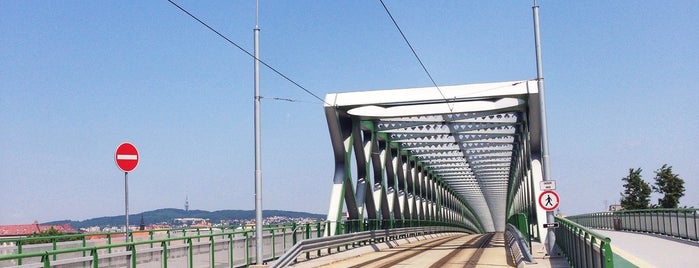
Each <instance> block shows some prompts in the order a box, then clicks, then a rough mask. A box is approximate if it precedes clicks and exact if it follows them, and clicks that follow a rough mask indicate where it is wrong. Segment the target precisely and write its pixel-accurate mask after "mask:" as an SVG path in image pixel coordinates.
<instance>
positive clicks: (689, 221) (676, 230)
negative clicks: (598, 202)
mask: <svg viewBox="0 0 699 268" xmlns="http://www.w3.org/2000/svg"><path fill="white" fill-rule="evenodd" d="M568 219H570V220H572V221H575V222H577V223H579V224H581V225H583V226H587V227H590V228H599V229H609V230H615V231H625V232H643V233H653V234H661V235H667V236H671V237H676V238H681V239H688V240H693V241H699V209H695V208H681V209H639V210H620V211H606V212H596V213H588V214H582V215H576V216H569V217H568Z"/></svg>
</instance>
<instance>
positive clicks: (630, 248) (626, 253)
mask: <svg viewBox="0 0 699 268" xmlns="http://www.w3.org/2000/svg"><path fill="white" fill-rule="evenodd" d="M594 231H595V232H597V233H599V234H601V235H604V236H607V237H609V238H610V239H611V240H612V242H611V245H612V251H613V252H614V254H615V255H619V256H621V257H622V258H624V259H626V260H627V261H629V262H630V263H631V264H633V265H635V266H638V267H697V266H698V265H699V263H698V262H697V256H699V242H696V241H688V240H679V239H676V238H671V237H663V236H657V235H653V234H644V233H631V232H617V231H609V230H600V229H595V230H594Z"/></svg>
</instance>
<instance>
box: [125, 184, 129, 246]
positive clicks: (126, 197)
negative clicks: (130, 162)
mask: <svg viewBox="0 0 699 268" xmlns="http://www.w3.org/2000/svg"><path fill="white" fill-rule="evenodd" d="M124 207H125V208H126V213H125V214H126V225H125V228H124V234H125V236H126V243H128V242H129V173H128V172H124Z"/></svg>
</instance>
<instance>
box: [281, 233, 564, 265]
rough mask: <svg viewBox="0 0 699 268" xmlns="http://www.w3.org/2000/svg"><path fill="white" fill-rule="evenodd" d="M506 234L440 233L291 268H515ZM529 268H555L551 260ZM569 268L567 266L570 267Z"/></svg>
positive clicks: (303, 263)
mask: <svg viewBox="0 0 699 268" xmlns="http://www.w3.org/2000/svg"><path fill="white" fill-rule="evenodd" d="M512 263H513V262H512V261H511V260H508V257H507V254H506V252H505V239H504V237H503V234H502V233H491V234H483V235H476V234H462V233H451V234H438V235H428V236H424V237H418V238H407V239H401V240H397V241H391V242H388V243H381V244H375V245H372V246H366V247H360V248H356V249H351V250H348V251H344V252H340V253H334V254H331V255H325V256H322V257H320V258H315V259H311V260H304V259H303V258H299V262H298V263H296V264H294V265H292V266H291V267H479V268H486V267H499V268H502V267H511V266H512ZM526 267H551V266H550V264H549V262H548V260H545V261H544V260H540V262H539V263H538V264H535V265H533V266H529V265H527V266H526ZM566 267H567V265H566Z"/></svg>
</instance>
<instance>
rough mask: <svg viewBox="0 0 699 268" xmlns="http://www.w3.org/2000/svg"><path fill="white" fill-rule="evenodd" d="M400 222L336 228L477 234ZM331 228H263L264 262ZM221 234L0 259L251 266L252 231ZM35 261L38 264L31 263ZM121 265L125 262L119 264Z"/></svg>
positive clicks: (366, 222) (189, 234)
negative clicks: (289, 244) (239, 247)
mask: <svg viewBox="0 0 699 268" xmlns="http://www.w3.org/2000/svg"><path fill="white" fill-rule="evenodd" d="M401 222H402V223H395V222H391V223H390V224H383V223H382V224H376V223H375V222H374V221H369V220H364V221H354V220H353V221H344V222H340V223H339V226H342V228H340V229H341V231H342V232H343V233H354V232H360V231H361V230H365V229H368V230H382V229H389V228H390V226H396V225H405V226H412V227H419V226H420V227H423V226H431V227H432V226H433V227H438V228H437V229H434V230H440V229H439V228H440V227H444V228H443V229H444V230H452V231H453V230H457V229H458V230H462V231H464V232H470V233H476V232H477V231H478V230H474V229H472V228H468V227H467V226H464V225H461V224H456V223H445V222H441V221H422V220H409V221H401ZM330 225H331V223H330V222H322V223H321V222H317V223H312V224H311V223H305V224H292V225H282V226H267V227H265V230H266V231H268V232H269V233H271V234H272V236H271V237H268V238H267V239H273V241H275V242H273V243H272V244H273V246H272V248H273V249H274V251H275V252H273V253H271V257H270V256H269V255H267V256H265V261H271V260H274V259H276V258H278V257H279V256H281V255H282V253H283V252H284V251H285V250H287V248H286V246H282V247H279V246H278V245H275V244H276V241H280V240H281V239H277V238H275V237H277V236H280V235H281V236H284V240H286V236H291V238H292V239H293V240H296V241H295V243H298V242H300V241H303V240H306V239H313V238H319V237H322V236H323V235H324V234H325V233H326V232H327V231H328V229H329V226H330ZM298 228H302V234H303V235H302V236H301V239H298V237H297V236H296V231H297V229H298ZM391 229H393V228H391ZM219 230H221V231H219V232H215V231H214V230H212V229H202V230H200V231H199V232H196V231H194V232H192V231H185V230H178V231H177V232H179V233H182V234H183V236H174V235H171V234H172V233H176V232H175V231H173V230H158V231H155V234H154V236H153V237H154V239H150V237H151V236H150V235H149V236H142V237H143V238H146V239H145V240H138V239H136V240H135V241H133V242H128V243H115V244H105V245H92V246H82V243H81V244H80V245H77V246H76V247H72V248H59V249H54V250H46V251H37V252H24V253H22V254H11V255H2V256H0V266H7V265H4V264H7V263H8V261H15V262H14V263H15V264H17V263H19V262H21V261H22V260H32V258H41V260H40V262H41V263H42V265H43V266H44V267H51V266H52V264H53V263H54V262H56V261H61V262H70V260H74V262H75V263H79V264H82V265H83V266H91V267H105V266H113V265H117V266H118V265H120V264H117V263H115V262H121V261H120V260H124V257H127V258H128V261H127V263H128V265H131V267H137V265H139V264H141V263H147V262H149V261H150V262H152V261H156V262H162V263H161V264H162V267H168V266H175V267H182V266H187V267H200V266H202V265H206V266H210V267H213V266H214V264H216V266H217V267H218V266H219V265H220V263H221V262H225V259H226V255H227V257H228V265H226V266H227V267H241V266H248V265H250V260H251V258H252V257H254V256H251V252H250V248H251V246H254V245H251V243H250V236H254V234H255V232H254V230H251V229H244V230H235V229H225V228H222V229H219ZM204 231H206V232H207V233H205V232H204ZM160 233H162V235H161V236H165V235H168V236H169V237H167V238H157V236H158V234H160ZM197 233H198V234H197ZM88 236H89V235H88ZM109 237H110V238H111V236H109ZM398 238H399V237H380V238H376V239H372V240H371V241H363V242H360V243H359V244H353V245H345V247H344V248H345V249H349V248H350V247H354V246H362V245H368V244H372V243H379V242H384V241H387V240H393V239H398ZM226 240H227V241H226ZM102 241H104V240H102ZM108 241H111V239H108ZM122 241H123V240H122ZM198 241H201V242H198ZM236 241H239V242H242V243H243V244H244V249H243V250H244V252H241V253H239V254H242V256H240V257H239V258H236V255H235V254H234V248H235V245H236V244H235V243H236ZM268 241H269V240H268ZM22 242H23V240H21V239H20V240H18V241H17V243H18V244H20V245H21V244H22ZM284 243H285V242H284ZM158 245H159V246H158ZM59 247H60V243H59ZM226 247H227V248H226ZM124 249H126V251H124ZM177 250H180V251H177ZM181 250H184V251H181ZM176 251H177V252H181V253H184V255H178V254H179V253H177V254H175V252H176ZM200 251H202V253H199V252H200ZM206 251H208V252H206ZM331 251H332V249H331V248H328V249H327V252H328V253H330V252H331ZM335 251H340V247H337V249H336V250H335ZM81 252H84V253H85V254H88V252H89V257H87V258H85V257H82V258H78V257H79V256H80V255H78V256H76V255H75V254H76V253H78V254H80V253H81ZM125 252H128V253H125ZM148 252H155V256H159V259H160V260H157V259H156V260H153V259H152V257H151V255H139V253H140V254H153V253H148ZM216 252H222V254H223V255H219V256H216ZM124 254H126V255H124ZM315 254H317V256H321V255H323V253H322V252H321V250H318V251H317V252H316V253H315ZM85 256H87V255H85ZM221 257H223V258H221ZM306 257H307V258H311V256H310V254H307V255H306ZM76 258H78V259H76ZM144 258H145V259H144ZM217 260H218V261H219V263H216V261H217ZM182 261H185V262H186V264H185V263H182ZM33 262H37V261H36V260H35V259H34V261H33ZM204 263H208V264H204ZM25 264H29V263H25ZM121 265H127V264H125V263H122V264H121Z"/></svg>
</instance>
